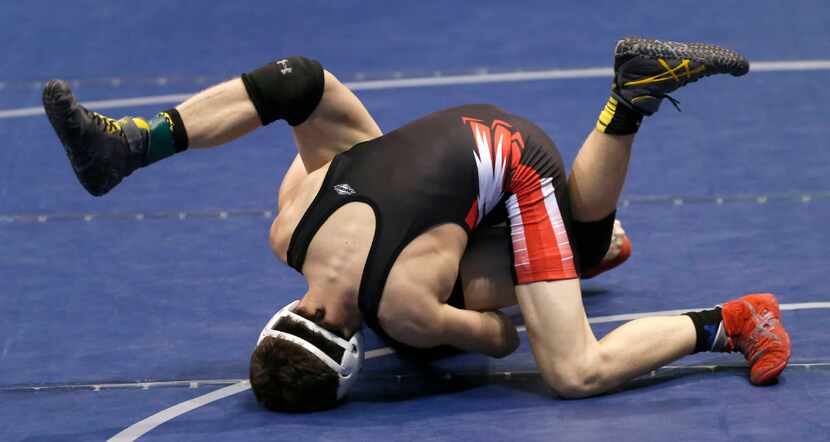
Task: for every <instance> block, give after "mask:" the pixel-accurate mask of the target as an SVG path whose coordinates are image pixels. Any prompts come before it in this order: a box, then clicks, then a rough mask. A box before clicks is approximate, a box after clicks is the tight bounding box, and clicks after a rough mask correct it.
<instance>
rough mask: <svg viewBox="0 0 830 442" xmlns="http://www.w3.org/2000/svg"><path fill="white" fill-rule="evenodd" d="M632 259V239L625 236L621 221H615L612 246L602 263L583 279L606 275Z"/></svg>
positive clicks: (585, 273) (584, 275) (584, 274)
mask: <svg viewBox="0 0 830 442" xmlns="http://www.w3.org/2000/svg"><path fill="white" fill-rule="evenodd" d="M630 257H631V239H629V238H628V235H626V234H625V230H623V227H622V223H620V220H614V230H613V232H612V233H611V245H610V246H609V247H608V252H606V253H605V256H604V257H603V258H602V261H600V262H599V264H598V265H597V266H596V267H594V268H593V269H590V270H588V271H586V272H583V273H582V279H590V278H593V277H594V276H597V275H599V274H600V273H605V272H607V271H609V270H611V269H613V268H615V267H619V266H620V265H622V263H624V262H625V261H627V260H628V258H630Z"/></svg>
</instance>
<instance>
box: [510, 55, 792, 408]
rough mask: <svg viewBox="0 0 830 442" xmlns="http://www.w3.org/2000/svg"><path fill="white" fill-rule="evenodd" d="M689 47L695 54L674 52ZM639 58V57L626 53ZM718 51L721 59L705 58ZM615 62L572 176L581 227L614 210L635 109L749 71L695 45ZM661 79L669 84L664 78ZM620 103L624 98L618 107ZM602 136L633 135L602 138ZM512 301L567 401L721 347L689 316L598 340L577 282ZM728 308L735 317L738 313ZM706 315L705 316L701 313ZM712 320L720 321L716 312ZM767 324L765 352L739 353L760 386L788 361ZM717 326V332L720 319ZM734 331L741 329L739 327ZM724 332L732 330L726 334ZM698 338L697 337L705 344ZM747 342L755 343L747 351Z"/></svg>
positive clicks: (525, 290) (784, 344) (656, 320)
mask: <svg viewBox="0 0 830 442" xmlns="http://www.w3.org/2000/svg"><path fill="white" fill-rule="evenodd" d="M689 48H692V49H689ZM686 50H689V52H691V55H682V56H679V55H678V54H680V53H684V51H686ZM637 51H643V52H637ZM649 51H658V52H660V51H663V53H664V54H665V55H663V56H664V57H666V58H667V59H669V61H668V62H667V61H666V60H664V59H662V58H660V59H659V60H655V59H654V58H650V57H654V55H653V53H652V52H649ZM710 51H711V52H710ZM635 52H636V54H637V55H631V54H632V53H635ZM715 52H717V53H719V54H723V55H724V56H723V57H720V58H717V57H710V55H711V54H712V53H715ZM616 56H617V64H616V65H615V72H616V73H615V89H614V95H613V96H612V98H611V99H609V102H608V104H607V105H606V108H605V110H604V111H603V113H602V114H601V116H600V119H599V122H598V124H597V130H595V131H594V132H593V133H591V135H589V137H588V139H587V140H586V142H585V145H584V146H583V148H582V150H581V151H580V153H579V155H578V157H577V161H576V163H575V165H574V171H573V173H572V177H571V186H572V187H571V190H570V193H571V195H570V196H571V203H572V209H573V212H572V213H573V215H574V217H575V218H577V219H579V220H583V221H592V220H597V219H601V218H602V217H604V216H607V215H608V214H609V213H610V212H611V211H613V209H614V207H616V201H617V198H618V197H619V193H620V191H621V190H622V185H623V182H624V177H625V173H626V170H627V165H628V159H629V156H630V149H631V143H632V141H633V135H630V134H633V133H634V132H636V128H637V127H638V126H639V120H638V119H637V117H636V115H635V114H634V113H633V112H635V109H636V112H641V113H642V114H644V115H651V114H652V113H654V112H655V111H656V110H657V105H658V104H659V101H660V98H661V97H663V96H664V94H665V93H668V92H671V91H672V90H674V89H677V88H679V87H681V86H683V85H685V84H686V83H687V82H688V81H689V80H692V79H695V80H696V79H697V78H700V76H702V75H701V74H703V73H704V72H705V74H703V75H708V74H712V73H731V74H733V75H743V74H744V73H746V72H747V71H748V63H747V62H746V60H745V59H743V57H740V56H739V55H738V54H734V53H731V54H730V52H729V51H728V50H725V49H723V48H713V47H708V48H707V47H706V46H705V45H700V44H698V45H691V46H690V45H686V44H676V43H671V42H668V43H667V42H661V41H656V40H654V41H649V40H643V39H629V40H627V41H625V42H621V44H620V45H618V47H617V50H616ZM671 57H681V58H683V57H689V58H691V59H693V60H695V61H694V62H690V60H689V59H687V58H684V59H683V60H680V59H677V60H673V59H671ZM629 62H631V63H629ZM669 63H671V64H672V66H677V69H678V70H679V69H685V77H683V78H680V77H679V76H678V75H677V74H675V72H674V70H672V68H666V69H665V72H661V69H659V68H655V66H657V65H658V64H661V66H669ZM704 65H705V66H704ZM625 69H629V70H628V71H625ZM654 72H657V74H654ZM695 75H699V76H698V77H695ZM664 76H665V78H668V79H671V80H666V79H664ZM621 100H626V101H625V103H623V102H622V101H621ZM640 118H641V117H640ZM612 129H613V130H612ZM603 131H607V132H612V133H618V134H629V135H608V134H607V133H600V132H603ZM516 296H517V298H518V301H519V305H520V306H521V309H522V313H523V315H524V318H525V323H526V325H527V330H528V338H529V340H530V344H531V347H532V348H533V353H534V356H535V358H536V361H537V363H538V364H539V367H540V370H541V373H542V376H543V377H544V379H545V381H546V382H547V383H548V385H549V386H550V387H552V388H553V389H554V390H555V391H556V392H557V393H558V394H559V395H561V396H564V397H584V396H589V395H593V394H598V393H602V392H605V391H608V390H609V389H612V388H614V387H616V386H618V385H620V384H621V383H623V382H625V381H627V380H629V379H632V378H634V377H636V376H638V375H641V374H643V373H646V372H648V371H649V370H652V369H654V368H657V367H659V366H661V365H664V364H666V363H667V362H669V361H672V360H675V359H677V358H680V357H681V356H684V355H687V354H691V353H692V352H693V351H695V350H696V349H701V350H703V349H708V350H720V351H723V349H724V347H718V348H716V347H715V345H714V344H711V346H710V343H709V342H711V341H708V342H707V341H706V340H705V339H710V338H711V336H712V335H709V334H707V333H697V330H696V324H695V323H694V322H693V320H692V319H691V317H689V316H685V315H683V316H671V317H652V318H644V319H637V320H634V321H631V322H628V323H626V324H624V325H623V326H621V327H619V328H617V329H615V330H614V331H612V332H611V333H610V334H608V335H607V336H605V337H604V338H603V339H602V340H600V341H597V339H596V337H595V336H594V334H593V332H592V330H591V327H590V324H589V323H588V319H587V317H586V314H585V309H584V308H583V304H582V293H581V289H580V281H579V280H578V279H570V280H562V281H540V282H531V283H527V284H522V285H518V286H517V287H516ZM745 299H747V298H742V301H741V302H738V303H727V305H739V304H742V303H746V305H749V302H750V301H751V302H767V303H768V306H765V307H763V308H764V309H766V311H767V312H768V313H769V316H770V317H772V316H774V315H775V314H776V313H775V310H777V306H776V305H775V301H774V299H772V297H771V296H768V297H766V298H765V299H766V300H765V301H754V300H749V301H745ZM725 308H726V306H725ZM750 308H752V307H750ZM730 309H733V310H732V311H733V312H734V311H735V310H734V309H735V307H730ZM702 313H704V312H699V313H698V314H702ZM733 314H734V313H733ZM715 315H716V317H719V314H715ZM748 316H749V315H747V317H748ZM696 317H699V316H696ZM718 321H719V320H718ZM753 321H755V322H754V323H753ZM771 321H772V322H771V324H770V325H769V326H768V328H769V329H771V330H772V329H775V330H777V331H779V332H780V333H781V337H780V338H775V339H772V338H770V340H769V341H768V342H769V344H768V345H770V347H769V348H766V349H764V350H763V351H761V352H758V353H755V350H749V351H748V352H747V350H746V349H744V350H743V351H745V356H746V357H747V359H748V360H750V363H751V365H752V366H753V370H752V372H753V382H756V383H758V382H764V381H767V380H770V379H773V378H774V377H775V376H777V375H778V373H780V371H781V370H783V367H784V365H785V364H786V360H787V358H788V357H789V341H788V338H787V336H786V332H784V331H783V328H782V327H780V323H775V321H777V319H775V320H771ZM758 324H759V323H758V320H756V319H752V320H748V321H747V323H746V324H744V325H742V327H743V326H746V327H747V329H752V327H760V326H761V325H758ZM716 325H717V324H716ZM720 325H721V326H723V325H724V323H720ZM724 328H727V327H724ZM733 331H736V332H737V329H736V328H735V329H733ZM726 333H727V334H729V333H731V332H730V331H729V330H727V331H726ZM706 336H710V338H707V337H706ZM736 336H740V335H739V334H738V335H736ZM699 338H703V339H702V341H701V342H699ZM750 339H752V338H751V337H750ZM701 343H705V345H701ZM753 345H755V343H754V342H753V344H752V345H750V346H749V348H752V346H753ZM758 345H759V346H760V345H762V344H758ZM763 345H767V344H763ZM767 350H770V351H769V354H766V352H767ZM773 353H777V354H773ZM764 357H768V358H767V359H768V360H767V361H765V362H764V363H763V364H758V362H757V360H756V359H762V358H764ZM782 361H783V364H782V363H781V362H782ZM766 364H775V367H773V368H774V369H771V370H770V371H769V372H764V371H760V370H756V366H757V365H766ZM769 366H771V367H772V365H769Z"/></svg>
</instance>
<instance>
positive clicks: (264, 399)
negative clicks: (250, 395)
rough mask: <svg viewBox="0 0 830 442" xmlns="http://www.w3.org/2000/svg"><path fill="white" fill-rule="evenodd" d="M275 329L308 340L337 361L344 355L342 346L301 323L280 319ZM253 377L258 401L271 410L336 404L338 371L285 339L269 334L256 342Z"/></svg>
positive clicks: (303, 409)
mask: <svg viewBox="0 0 830 442" xmlns="http://www.w3.org/2000/svg"><path fill="white" fill-rule="evenodd" d="M274 329H275V330H280V331H284V332H287V333H290V334H292V335H295V336H298V337H300V338H303V339H305V340H306V341H309V342H310V343H311V344H313V345H314V346H315V347H318V348H320V350H322V351H324V352H325V353H327V354H329V355H330V356H331V357H332V359H334V360H335V361H340V358H341V357H342V355H343V349H342V348H340V347H339V346H337V345H335V344H333V343H331V342H329V341H328V339H326V338H325V337H324V336H323V335H321V334H320V333H317V332H315V331H313V330H311V329H309V328H308V327H306V325H305V324H302V323H300V322H297V321H293V320H291V319H289V318H281V319H280V321H279V322H277V324H276V326H274ZM327 344H328V345H327ZM327 347H328V348H327ZM338 351H339V353H338ZM250 378H251V388H252V389H253V391H254V395H255V396H256V398H257V401H259V402H260V403H262V404H263V405H264V406H265V408H268V409H269V410H273V411H293V412H298V411H314V410H322V409H326V408H331V407H333V406H334V405H336V403H337V387H338V385H339V377H338V375H337V372H335V371H334V370H332V369H331V368H330V367H329V366H328V365H326V364H325V362H323V361H321V360H320V358H318V357H317V356H315V355H314V354H313V353H311V352H310V351H308V350H306V349H304V348H303V347H301V346H300V345H298V344H295V343H293V342H291V341H288V340H285V339H280V338H275V337H271V336H267V337H266V338H265V339H263V340H262V342H260V343H259V345H257V347H256V349H255V350H254V353H253V354H252V355H251V369H250Z"/></svg>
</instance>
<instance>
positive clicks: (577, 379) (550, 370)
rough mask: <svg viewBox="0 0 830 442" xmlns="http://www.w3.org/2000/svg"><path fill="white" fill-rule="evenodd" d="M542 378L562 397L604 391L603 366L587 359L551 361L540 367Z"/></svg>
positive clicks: (567, 397)
mask: <svg viewBox="0 0 830 442" xmlns="http://www.w3.org/2000/svg"><path fill="white" fill-rule="evenodd" d="M540 368H541V371H542V373H541V374H542V379H544V380H545V383H546V384H547V385H548V387H550V389H551V390H553V392H554V393H556V395H557V396H558V397H560V398H562V399H579V398H584V397H588V396H593V395H596V394H599V393H602V392H603V391H604V386H603V380H602V373H601V368H600V367H597V366H596V365H595V364H593V363H591V362H588V361H587V360H586V361H583V362H580V361H565V360H562V361H550V363H548V364H543V366H541V367H540Z"/></svg>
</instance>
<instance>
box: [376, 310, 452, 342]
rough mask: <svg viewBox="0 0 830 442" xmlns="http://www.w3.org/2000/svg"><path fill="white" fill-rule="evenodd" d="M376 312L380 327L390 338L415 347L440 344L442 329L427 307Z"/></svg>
mask: <svg viewBox="0 0 830 442" xmlns="http://www.w3.org/2000/svg"><path fill="white" fill-rule="evenodd" d="M386 310H387V311H383V309H382V311H381V312H380V313H379V314H378V321H379V322H380V326H381V328H383V331H385V332H386V334H388V335H389V337H391V338H392V339H394V340H396V341H398V342H401V343H403V344H406V345H409V346H412V347H415V348H430V347H435V346H437V345H440V344H441V336H442V330H441V326H440V322H439V321H436V318H435V316H434V315H432V314H430V311H431V310H429V309H414V308H412V309H409V308H401V309H386Z"/></svg>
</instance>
